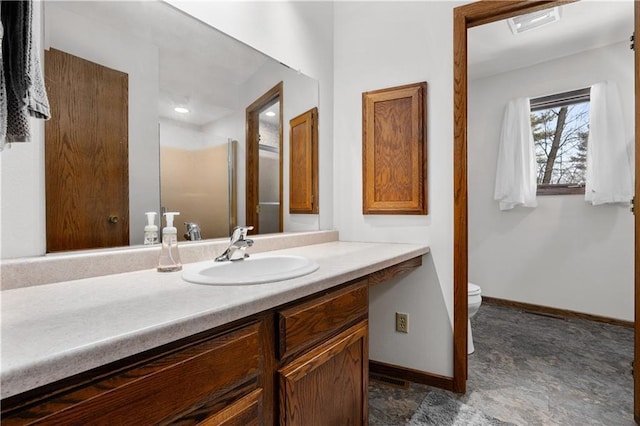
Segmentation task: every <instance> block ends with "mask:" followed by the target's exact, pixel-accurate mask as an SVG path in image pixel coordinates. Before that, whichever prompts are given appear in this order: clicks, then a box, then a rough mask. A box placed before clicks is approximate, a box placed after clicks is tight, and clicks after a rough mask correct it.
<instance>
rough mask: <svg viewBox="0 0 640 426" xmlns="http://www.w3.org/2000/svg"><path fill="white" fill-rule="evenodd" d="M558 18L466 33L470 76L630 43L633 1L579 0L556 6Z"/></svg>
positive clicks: (504, 23) (496, 24)
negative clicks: (518, 29) (518, 28)
mask: <svg viewBox="0 0 640 426" xmlns="http://www.w3.org/2000/svg"><path fill="white" fill-rule="evenodd" d="M560 16H561V19H560V21H558V22H555V23H552V24H549V25H546V26H543V27H540V28H538V29H533V30H531V31H527V32H524V33H521V34H517V35H514V34H513V33H512V32H511V30H510V29H509V26H508V24H507V21H506V20H503V21H497V22H493V23H490V24H486V25H481V26H478V27H474V28H470V29H469V31H468V41H467V44H468V58H467V61H468V73H469V79H470V80H472V79H476V78H482V77H487V76H490V75H494V74H498V73H502V72H506V71H510V70H514V69H518V68H524V67H528V66H531V65H534V64H538V63H541V62H545V61H548V60H551V59H556V58H560V57H563V56H568V55H572V54H575V53H578V52H582V51H585V50H589V49H594V48H597V47H602V46H606V45H610V44H614V43H619V42H623V41H629V37H630V36H631V34H632V33H633V0H619V1H616V0H610V1H591V0H583V1H579V2H575V3H569V4H566V5H564V6H561V7H560Z"/></svg>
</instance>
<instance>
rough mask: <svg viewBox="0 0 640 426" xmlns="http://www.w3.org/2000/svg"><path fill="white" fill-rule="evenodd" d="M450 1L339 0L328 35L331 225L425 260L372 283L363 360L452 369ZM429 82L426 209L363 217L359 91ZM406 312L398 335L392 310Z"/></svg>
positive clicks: (450, 371) (424, 368) (358, 238)
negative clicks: (407, 248) (408, 246)
mask: <svg viewBox="0 0 640 426" xmlns="http://www.w3.org/2000/svg"><path fill="white" fill-rule="evenodd" d="M458 4H459V3H454V2H446V1H443V2H439V1H430V2H397V1H393V2H361V3H355V2H345V3H341V2H338V3H336V4H335V24H334V25H335V36H334V37H335V43H334V51H335V57H334V66H335V74H334V87H335V92H334V100H335V107H334V139H335V141H334V144H335V145H334V150H335V151H334V168H335V182H336V184H335V186H334V191H335V203H336V215H335V217H336V223H337V225H338V229H339V231H340V238H341V239H343V240H351V241H388V242H399V243H421V244H428V245H429V246H430V247H431V254H430V255H427V256H425V258H424V265H423V266H422V267H421V268H419V269H418V270H417V271H414V272H412V273H410V274H409V275H407V276H404V277H401V278H398V279H394V280H392V281H391V282H387V283H384V284H380V285H378V286H376V287H373V288H372V289H371V295H370V303H371V304H370V316H369V319H370V325H371V335H370V344H369V355H370V358H371V359H373V360H376V361H383V362H388V363H392V364H396V365H401V366H406V367H410V368H414V369H417V370H422V371H428V372H433V373H438V374H443V375H448V376H451V375H452V374H453V354H452V347H453V343H452V325H451V324H452V315H453V247H452V240H453V180H452V179H453V122H452V116H453V96H452V94H453V40H452V34H453V8H454V7H455V6H456V5H458ZM419 81H427V83H428V89H427V115H428V122H427V127H428V130H427V138H428V152H429V156H428V157H429V163H428V179H429V181H428V185H429V214H428V216H400V215H391V216H389V215H384V216H383V215H380V216H371V215H367V216H363V215H362V154H361V153H362V92H365V91H369V90H375V89H382V88H386V87H392V86H397V85H402V84H407V83H414V82H419ZM396 311H399V312H405V313H408V314H409V315H410V319H409V334H401V333H396V332H395V329H394V326H395V322H394V316H395V312H396Z"/></svg>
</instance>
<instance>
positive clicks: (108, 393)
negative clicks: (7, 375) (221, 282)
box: [2, 277, 369, 426]
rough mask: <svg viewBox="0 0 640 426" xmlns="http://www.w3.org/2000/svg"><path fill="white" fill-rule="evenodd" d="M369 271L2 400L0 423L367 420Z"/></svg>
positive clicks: (228, 425)
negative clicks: (289, 301)
mask: <svg viewBox="0 0 640 426" xmlns="http://www.w3.org/2000/svg"><path fill="white" fill-rule="evenodd" d="M368 289H369V277H366V278H365V279H361V280H358V281H355V282H352V283H349V284H345V285H343V286H341V287H339V288H337V289H335V288H334V289H330V290H327V291H324V292H321V293H318V294H315V295H312V296H309V297H306V298H304V299H301V300H300V301H296V302H292V303H289V304H287V305H283V306H281V307H277V308H274V309H272V310H269V311H266V312H262V313H260V314H257V315H254V316H252V317H249V318H246V319H244V320H241V321H237V322H235V323H233V324H228V325H225V326H223V327H219V328H216V329H213V330H210V331H208V332H204V333H201V334H199V335H196V336H192V337H189V338H186V339H183V340H180V341H178V342H174V343H171V344H169V345H165V346H163V347H160V348H157V349H155V350H151V351H147V352H145V353H143V354H140V355H136V356H134V357H130V358H127V359H125V360H123V361H118V362H116V363H113V364H110V365H107V366H104V367H100V368H97V369H95V370H92V371H90V372H87V373H82V374H80V375H78V376H74V377H72V378H69V379H65V380H62V381H60V382H57V383H53V384H51V385H46V386H44V387H43V388H39V389H36V390H34V391H29V392H26V393H25V394H22V395H18V396H16V397H11V398H8V399H6V400H3V401H2V403H3V404H2V424H3V425H5V424H6V425H15V424H21V425H22V424H52V425H61V424H64V425H68V424H74V425H87V424H92V425H94V424H104V425H162V424H178V425H193V424H202V425H225V426H232V425H238V426H247V425H271V424H276V423H280V424H281V425H304V426H314V425H336V424H350V425H366V424H367V421H368V416H367V410H368V408H367V407H368V391H367V387H368V307H369V305H368Z"/></svg>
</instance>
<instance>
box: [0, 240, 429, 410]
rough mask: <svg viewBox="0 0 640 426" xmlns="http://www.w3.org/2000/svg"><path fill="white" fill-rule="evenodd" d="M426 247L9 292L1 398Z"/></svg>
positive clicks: (341, 250) (307, 250)
mask: <svg viewBox="0 0 640 426" xmlns="http://www.w3.org/2000/svg"><path fill="white" fill-rule="evenodd" d="M428 252H429V248H428V247H426V246H423V245H415V244H390V243H355V242H340V241H336V242H330V243H325V244H316V245H310V246H303V247H296V248H291V249H285V250H277V251H272V252H270V253H273V254H275V253H278V254H297V255H301V256H306V257H308V258H311V259H314V260H315V261H316V262H318V264H319V265H320V269H318V270H317V271H316V272H314V273H312V274H309V275H306V276H303V277H299V278H294V279H291V280H286V281H280V282H276V283H266V284H256V285H246V286H211V285H200V284H191V283H188V282H185V281H183V280H182V278H181V272H171V273H159V272H156V271H155V269H149V270H144V271H137V272H127V273H123V274H115V275H107V276H102V277H94V278H86V279H80V280H75V281H67V282H60V283H55V284H46V285H39V286H34V287H26V288H19V289H14V290H5V291H2V292H1V293H0V297H1V303H2V330H1V331H2V354H1V355H2V361H1V365H2V371H1V397H2V398H6V397H9V396H13V395H17V394H19V393H21V392H24V391H27V390H30V389H33V388H36V387H39V386H42V385H45V384H48V383H52V382H55V381H57V380H60V379H63V378H66V377H69V376H72V375H74V374H77V373H80V372H83V371H87V370H90V369H92V368H95V367H99V366H101V365H105V364H108V363H110V362H113V361H117V360H119V359H122V358H125V357H127V356H130V355H134V354H136V353H139V352H142V351H145V350H148V349H152V348H154V347H157V346H161V345H163V344H166V343H170V342H173V341H176V340H179V339H181V338H184V337H188V336H191V335H193V334H196V333H199V332H201V331H205V330H208V329H211V328H214V327H217V326H220V325H223V324H226V323H228V322H231V321H234V320H237V319H241V318H244V317H247V316H250V315H253V314H255V313H258V312H262V311H265V310H267V309H271V308H274V307H276V306H279V305H282V304H284V303H287V302H290V301H293V300H296V299H299V298H302V297H305V296H308V295H311V294H313V293H316V292H319V291H322V290H325V289H327V288H331V287H333V286H336V285H339V284H342V283H345V282H347V281H350V280H353V279H356V278H359V277H362V276H364V275H367V274H370V273H372V272H375V271H378V270H380V269H384V268H386V267H388V266H392V265H395V264H397V263H400V262H403V261H405V260H408V259H411V258H414V257H416V256H420V255H424V254H426V253H428ZM255 256H259V255H255ZM189 266H190V265H185V266H184V267H185V268H188V267H189Z"/></svg>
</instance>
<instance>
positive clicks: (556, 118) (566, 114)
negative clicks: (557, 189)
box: [531, 101, 589, 185]
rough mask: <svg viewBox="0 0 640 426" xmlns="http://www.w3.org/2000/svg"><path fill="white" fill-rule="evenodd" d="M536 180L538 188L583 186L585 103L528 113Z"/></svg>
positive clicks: (584, 166)
mask: <svg viewBox="0 0 640 426" xmlns="http://www.w3.org/2000/svg"><path fill="white" fill-rule="evenodd" d="M531 128H532V131H533V140H534V143H535V147H536V162H537V167H538V168H537V172H538V173H537V176H538V178H537V180H538V184H539V185H540V184H542V185H549V184H551V185H561V184H565V185H584V181H585V171H586V164H587V139H588V136H589V102H588V101H587V102H580V103H576V104H571V105H563V106H557V107H552V108H547V109H542V110H538V111H534V112H532V113H531Z"/></svg>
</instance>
